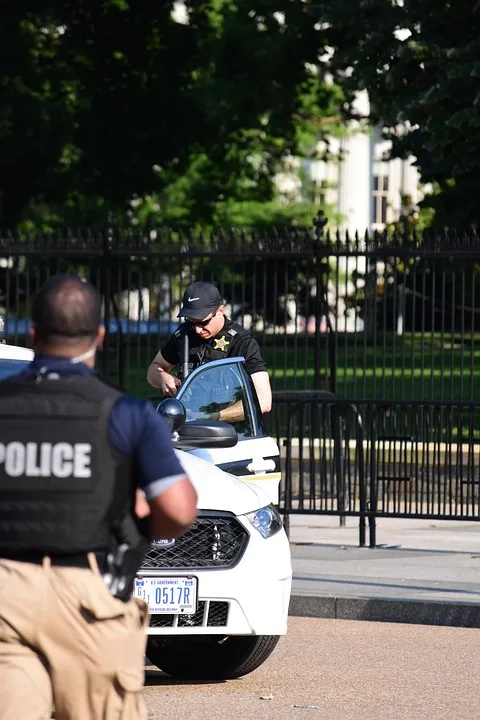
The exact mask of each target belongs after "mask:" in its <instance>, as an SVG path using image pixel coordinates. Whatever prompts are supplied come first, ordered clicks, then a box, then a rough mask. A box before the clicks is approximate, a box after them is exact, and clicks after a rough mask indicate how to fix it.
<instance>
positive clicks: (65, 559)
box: [0, 551, 107, 573]
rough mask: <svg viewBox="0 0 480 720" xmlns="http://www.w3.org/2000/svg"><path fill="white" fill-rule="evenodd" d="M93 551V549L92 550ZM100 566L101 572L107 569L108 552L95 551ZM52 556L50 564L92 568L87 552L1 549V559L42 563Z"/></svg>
mask: <svg viewBox="0 0 480 720" xmlns="http://www.w3.org/2000/svg"><path fill="white" fill-rule="evenodd" d="M92 552H93V551H92ZM93 554H94V555H95V557H96V558H97V564H98V568H99V570H100V572H101V573H104V572H106V569H107V553H106V552H94V553H93ZM46 557H48V558H50V564H51V565H52V566H58V567H74V568H87V569H88V568H90V563H89V561H88V556H87V553H74V554H70V555H49V554H48V553H25V552H5V551H0V559H1V560H15V561H16V562H26V563H34V564H35V565H42V564H43V561H44V559H45V558H46Z"/></svg>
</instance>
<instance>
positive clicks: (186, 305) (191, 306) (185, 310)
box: [177, 282, 223, 320]
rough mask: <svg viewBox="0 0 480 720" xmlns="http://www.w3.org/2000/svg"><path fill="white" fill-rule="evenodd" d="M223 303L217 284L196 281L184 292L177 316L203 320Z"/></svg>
mask: <svg viewBox="0 0 480 720" xmlns="http://www.w3.org/2000/svg"><path fill="white" fill-rule="evenodd" d="M222 303H223V298H222V296H221V295H220V293H219V291H218V289H217V288H216V287H215V285H212V284H211V283H208V282H194V283H192V284H191V285H189V286H188V288H187V289H186V290H185V292H184V294H183V301H182V307H181V310H180V312H179V313H178V315H177V317H190V318H194V319H195V320H203V318H206V317H207V315H208V314H209V313H211V312H213V311H214V310H216V309H217V308H218V307H219V306H220V305H222Z"/></svg>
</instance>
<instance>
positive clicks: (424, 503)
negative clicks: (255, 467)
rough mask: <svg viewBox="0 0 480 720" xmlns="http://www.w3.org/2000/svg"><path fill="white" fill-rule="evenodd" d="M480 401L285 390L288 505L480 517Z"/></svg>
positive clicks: (372, 532) (368, 520)
mask: <svg viewBox="0 0 480 720" xmlns="http://www.w3.org/2000/svg"><path fill="white" fill-rule="evenodd" d="M479 421H480V403H469V402H463V403H462V402H457V403H442V402H424V401H384V402H383V403H378V402H369V403H368V402H365V401H362V402H361V403H354V402H346V401H343V400H338V399H336V398H335V397H334V396H332V395H331V394H330V393H323V394H321V393H318V394H315V395H313V396H311V397H305V396H303V397H302V396H301V395H298V394H297V395H296V396H295V395H294V394H292V395H285V394H281V393H280V394H277V395H276V398H275V403H274V417H273V418H272V420H271V421H270V425H271V426H275V427H276V436H277V441H278V443H279V446H280V450H281V456H282V465H283V467H282V470H283V476H282V487H281V493H280V509H281V512H282V514H283V515H284V517H285V524H286V528H287V531H288V529H289V516H290V515H292V514H304V515H305V514H307V515H308V514H322V515H336V516H339V517H340V518H345V517H347V516H352V517H358V518H359V545H360V546H364V545H365V544H366V527H367V525H368V534H369V546H370V547H375V546H376V544H377V523H376V521H377V518H382V517H384V518H385V517H397V518H398V517H404V518H416V519H426V518H431V519H436V520H442V519H443V520H473V521H478V520H480V500H479V483H480V462H479V459H480V423H479Z"/></svg>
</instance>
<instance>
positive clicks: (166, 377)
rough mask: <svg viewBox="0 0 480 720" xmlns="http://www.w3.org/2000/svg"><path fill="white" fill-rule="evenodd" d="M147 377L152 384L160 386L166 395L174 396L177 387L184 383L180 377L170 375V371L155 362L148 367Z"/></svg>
mask: <svg viewBox="0 0 480 720" xmlns="http://www.w3.org/2000/svg"><path fill="white" fill-rule="evenodd" d="M147 379H148V382H149V383H150V385H153V386H154V387H156V388H159V389H160V390H161V391H162V393H163V394H164V395H165V396H166V397H174V395H176V394H177V389H178V388H179V387H180V385H181V384H182V381H181V380H180V378H177V377H174V376H173V375H170V373H169V372H167V371H166V370H164V369H163V368H161V367H160V365H157V364H156V363H154V362H153V363H152V364H151V365H150V367H149V368H148V376H147Z"/></svg>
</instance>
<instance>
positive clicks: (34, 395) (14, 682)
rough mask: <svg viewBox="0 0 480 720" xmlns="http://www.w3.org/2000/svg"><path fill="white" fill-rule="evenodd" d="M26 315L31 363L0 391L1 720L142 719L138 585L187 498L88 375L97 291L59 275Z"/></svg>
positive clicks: (149, 437) (152, 437)
mask: <svg viewBox="0 0 480 720" xmlns="http://www.w3.org/2000/svg"><path fill="white" fill-rule="evenodd" d="M32 320H33V328H32V340H33V347H34V350H35V359H34V360H33V362H32V363H31V365H30V366H28V367H27V369H26V370H25V371H23V372H22V373H20V374H19V375H15V376H11V377H10V378H7V379H6V380H4V381H2V382H1V383H0V677H1V684H2V688H1V691H0V718H2V720H29V719H32V720H33V719H34V718H35V720H40V719H42V720H43V719H46V718H50V717H51V711H52V705H53V704H54V705H55V713H56V715H55V717H56V719H57V720H100V719H101V718H102V719H105V718H113V717H115V718H125V719H126V718H128V720H137V719H140V718H142V719H144V718H146V710H145V705H144V702H143V692H142V688H143V680H144V669H143V666H144V652H145V645H146V632H145V628H146V624H147V607H146V605H145V603H144V602H143V601H142V600H139V599H137V598H132V589H133V579H134V577H135V573H136V571H137V570H138V567H139V565H140V564H141V562H142V560H143V555H144V552H145V550H146V548H147V547H148V540H149V537H148V536H150V537H155V538H171V537H175V536H178V535H180V534H182V533H183V532H184V531H185V530H186V529H187V528H188V527H189V526H190V525H191V523H192V522H193V521H194V519H195V516H196V501H197V496H196V492H195V490H194V488H193V486H192V484H191V482H190V480H189V479H188V477H187V476H186V474H185V471H184V470H183V468H182V466H181V465H180V462H179V460H178V459H177V456H176V454H175V453H174V450H173V447H172V443H171V436H170V432H169V430H168V428H167V425H166V423H165V421H164V420H163V419H162V418H161V417H160V416H159V415H157V414H156V413H155V412H154V410H153V408H152V406H151V405H150V404H149V403H148V402H141V401H137V400H134V399H132V398H129V397H127V396H125V395H123V394H122V393H121V392H119V391H118V390H116V389H114V388H112V387H110V386H108V385H107V384H105V383H104V382H102V381H101V380H100V379H99V378H98V377H97V376H96V374H95V371H94V362H95V352H96V348H97V347H98V346H99V345H101V343H102V339H103V335H104V328H103V327H101V326H100V301H99V297H98V295H97V293H96V291H95V289H94V288H93V287H92V286H91V285H90V284H89V283H87V282H83V281H82V280H81V279H80V278H77V277H71V276H55V277H53V278H51V279H50V280H49V281H48V282H47V283H46V284H45V285H44V286H43V287H42V288H41V289H40V291H39V292H38V294H37V296H36V298H35V301H34V304H33V309H32Z"/></svg>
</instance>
